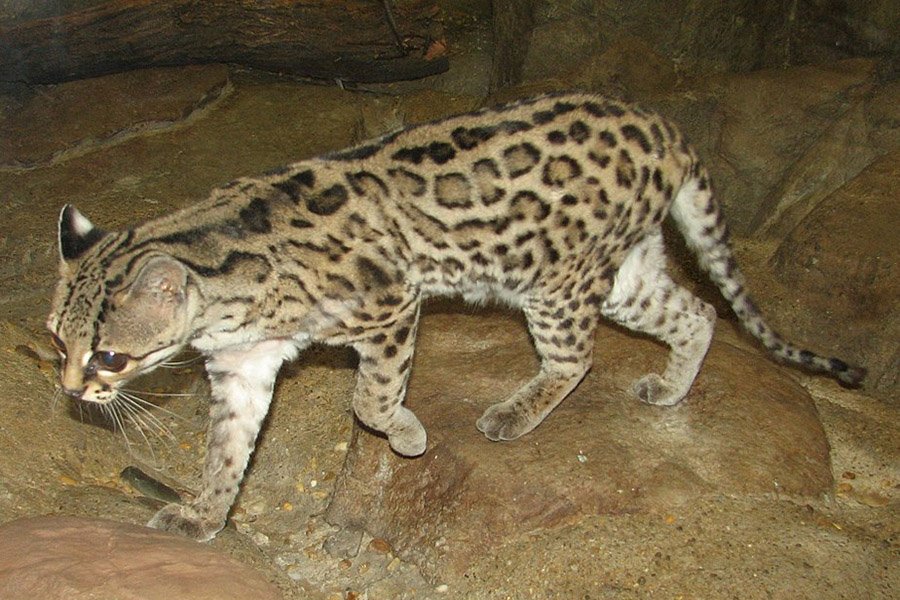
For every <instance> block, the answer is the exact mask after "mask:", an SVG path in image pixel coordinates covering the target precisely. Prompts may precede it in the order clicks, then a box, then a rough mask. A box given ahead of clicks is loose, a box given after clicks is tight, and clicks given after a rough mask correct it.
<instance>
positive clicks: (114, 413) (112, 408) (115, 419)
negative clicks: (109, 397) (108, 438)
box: [100, 402, 132, 453]
mask: <svg viewBox="0 0 900 600" xmlns="http://www.w3.org/2000/svg"><path fill="white" fill-rule="evenodd" d="M100 409H101V410H102V411H103V414H105V415H106V416H107V417H108V418H109V419H110V421H112V423H113V429H114V430H115V429H118V430H119V432H120V433H121V434H122V437H123V438H124V439H125V446H127V447H128V452H129V453H131V447H132V444H131V440H130V439H128V434H127V433H126V432H125V423H124V422H123V421H122V415H121V414H119V411H118V408H117V407H116V404H115V402H110V403H108V404H101V405H100Z"/></svg>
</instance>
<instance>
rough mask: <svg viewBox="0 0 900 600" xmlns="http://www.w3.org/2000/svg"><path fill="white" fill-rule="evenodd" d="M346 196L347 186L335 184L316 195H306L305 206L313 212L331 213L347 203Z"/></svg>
mask: <svg viewBox="0 0 900 600" xmlns="http://www.w3.org/2000/svg"><path fill="white" fill-rule="evenodd" d="M347 197H348V196H347V188H345V187H344V186H342V185H341V184H335V185H333V186H331V187H330V188H328V189H327V190H325V191H323V192H322V193H320V194H318V195H314V196H310V197H308V198H307V199H306V208H307V209H308V210H309V212H311V213H313V214H317V215H322V216H327V215H333V214H334V213H336V212H337V211H338V210H340V208H341V207H342V206H344V204H346V203H347Z"/></svg>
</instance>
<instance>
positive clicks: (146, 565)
mask: <svg viewBox="0 0 900 600" xmlns="http://www.w3.org/2000/svg"><path fill="white" fill-rule="evenodd" d="M0 557H2V558H0V597H2V598H35V599H37V598H40V599H41V600H80V599H84V600H87V599H91V600H157V599H158V600H172V599H174V598H177V599H178V600H225V599H232V598H253V599H254V600H269V599H271V600H275V599H277V598H280V597H281V594H280V593H279V592H278V589H277V588H275V587H274V586H272V585H271V584H270V583H268V582H267V581H266V580H265V579H264V578H263V577H262V576H261V575H259V574H258V573H257V572H256V571H254V570H253V569H251V568H249V567H247V566H244V565H242V564H240V563H238V562H236V561H234V560H232V559H230V558H228V557H226V556H225V555H223V554H221V553H219V552H217V551H215V550H213V549H212V548H210V547H208V546H204V545H201V544H197V543H196V542H192V541H190V540H186V539H183V538H178V537H175V536H173V535H171V534H167V533H163V532H160V531H155V530H153V529H147V528H145V527H138V526H135V525H125V524H122V523H114V522H112V521H103V520H100V519H87V518H78V517H36V518H31V519H21V520H18V521H12V522H10V523H6V524H4V525H2V526H0Z"/></svg>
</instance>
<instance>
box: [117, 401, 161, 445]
mask: <svg viewBox="0 0 900 600" xmlns="http://www.w3.org/2000/svg"><path fill="white" fill-rule="evenodd" d="M116 401H118V398H116ZM116 404H117V406H118V409H119V410H121V411H122V413H123V417H124V418H126V419H128V420H129V421H130V422H131V424H132V425H134V428H135V429H137V431H138V433H139V434H140V435H141V437H142V438H143V439H144V444H145V445H146V446H147V449H148V450H149V451H150V456H151V458H152V459H153V460H154V461H155V460H156V452H154V450H153V444H151V443H150V438H148V437H147V434H146V433H145V430H150V432H151V433H153V434H154V435H155V436H156V437H157V438H159V434H158V433H157V432H155V431H154V430H153V428H152V427H151V426H149V425H147V423H146V421H144V419H143V418H142V417H141V415H140V414H138V413H137V412H136V411H135V409H134V407H133V406H129V405H128V404H126V403H121V402H116Z"/></svg>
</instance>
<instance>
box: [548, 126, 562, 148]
mask: <svg viewBox="0 0 900 600" xmlns="http://www.w3.org/2000/svg"><path fill="white" fill-rule="evenodd" d="M547 141H548V142H550V143H551V144H555V145H560V144H565V143H566V134H565V133H563V132H562V131H559V130H554V131H551V132H550V133H548V134H547Z"/></svg>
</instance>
